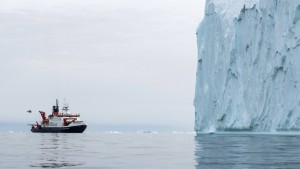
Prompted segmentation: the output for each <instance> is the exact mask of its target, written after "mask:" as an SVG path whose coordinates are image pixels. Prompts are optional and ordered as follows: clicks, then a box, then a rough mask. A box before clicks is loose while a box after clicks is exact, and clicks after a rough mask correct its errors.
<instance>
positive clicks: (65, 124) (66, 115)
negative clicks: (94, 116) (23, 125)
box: [28, 99, 87, 133]
mask: <svg viewBox="0 0 300 169" xmlns="http://www.w3.org/2000/svg"><path fill="white" fill-rule="evenodd" d="M28 112H29V111H28ZM30 112H31V110H30ZM39 113H40V114H41V116H42V121H41V122H40V123H38V122H36V124H32V125H31V126H32V127H31V132H33V133H82V132H84V130H85V129H86V127H87V125H86V124H85V123H84V122H83V121H81V120H80V118H79V117H80V114H79V113H78V114H71V113H70V112H69V105H68V104H66V103H65V104H64V106H63V108H62V111H61V112H59V106H58V100H57V99H56V105H55V106H53V109H52V114H51V115H49V116H48V118H47V117H46V113H45V112H44V111H39Z"/></svg>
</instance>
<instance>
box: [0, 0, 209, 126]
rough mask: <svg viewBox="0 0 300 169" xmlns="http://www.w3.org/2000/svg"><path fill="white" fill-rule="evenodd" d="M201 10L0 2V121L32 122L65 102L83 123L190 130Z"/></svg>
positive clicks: (157, 0) (169, 0) (52, 0)
mask: <svg viewBox="0 0 300 169" xmlns="http://www.w3.org/2000/svg"><path fill="white" fill-rule="evenodd" d="M204 3H205V2H204V0H198V1H197V0H185V1H179V0H177V1H176V0H175V1H174V0H151V1H141V0H126V1H125V0H47V1H46V0H38V1H37V0H3V1H0V45H1V48H0V57H1V62H0V77H1V84H0V87H1V88H0V105H1V111H0V117H1V121H5V122H24V123H29V122H35V120H40V117H39V114H38V113H37V111H38V110H44V111H46V113H50V111H51V106H52V105H53V104H54V103H55V99H56V98H58V99H60V100H61V102H62V100H63V98H66V99H67V100H68V101H69V103H70V108H71V111H73V112H74V113H77V112H79V113H81V114H82V120H84V121H86V122H87V123H92V124H120V125H126V124H131V125H144V124H145V125H168V126H182V127H184V128H191V129H192V128H193V124H194V107H193V97H194V86H195V74H196V65H197V48H196V36H195V32H196V28H197V26H198V24H199V22H200V21H201V19H202V17H203V14H204ZM27 109H32V110H33V111H34V113H33V114H27V113H26V110H27Z"/></svg>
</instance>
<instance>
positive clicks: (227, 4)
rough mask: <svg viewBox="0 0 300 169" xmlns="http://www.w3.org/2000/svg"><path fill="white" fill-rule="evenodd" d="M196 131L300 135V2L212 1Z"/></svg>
mask: <svg viewBox="0 0 300 169" xmlns="http://www.w3.org/2000/svg"><path fill="white" fill-rule="evenodd" d="M197 41H198V68H197V76H196V91H195V100H194V106H195V113H196V114H195V130H196V131H197V132H206V131H215V130H220V131H228V130H251V131H276V130H299V131H300V0H207V1H206V9H205V17H204V19H203V21H202V22H201V24H200V26H199V27H198V29H197Z"/></svg>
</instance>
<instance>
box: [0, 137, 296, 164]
mask: <svg viewBox="0 0 300 169" xmlns="http://www.w3.org/2000/svg"><path fill="white" fill-rule="evenodd" d="M0 168H1V169H2V168H3V169H4V168H5V169H6V168H14V169H18V168H82V169H94V168H95V169H96V168H100V169H101V168H103V169H119V168H120V169H135V168H137V169H193V168H194V169H203V168H204V169H206V168H207V169H219V168H220V169H227V168H228V169H232V168H236V169H244V168H249V169H250V168H251V169H252V168H261V169H268V168H272V169H273V168H274V169H275V168H295V169H296V168H300V135H299V134H297V133H294V134H255V133H251V134H249V133H248V134H245V133H214V134H199V135H195V134H194V133H177V132H174V133H151V132H147V133H144V132H138V133H134V132H132V133H120V132H85V133H82V134H72V133H69V134H62V133H30V132H1V133H0Z"/></svg>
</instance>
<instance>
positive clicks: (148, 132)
mask: <svg viewBox="0 0 300 169" xmlns="http://www.w3.org/2000/svg"><path fill="white" fill-rule="evenodd" d="M137 133H139V134H156V133H158V132H156V131H137Z"/></svg>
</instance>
